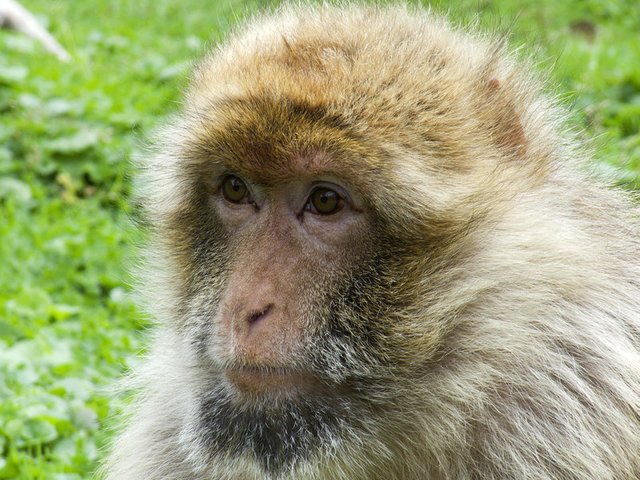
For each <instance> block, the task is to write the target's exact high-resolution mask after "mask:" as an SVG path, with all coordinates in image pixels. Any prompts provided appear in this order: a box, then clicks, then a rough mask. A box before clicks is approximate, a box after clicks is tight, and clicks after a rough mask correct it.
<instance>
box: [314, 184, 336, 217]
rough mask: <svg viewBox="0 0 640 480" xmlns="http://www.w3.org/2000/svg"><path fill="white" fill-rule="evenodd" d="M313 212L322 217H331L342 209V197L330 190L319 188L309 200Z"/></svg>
mask: <svg viewBox="0 0 640 480" xmlns="http://www.w3.org/2000/svg"><path fill="white" fill-rule="evenodd" d="M309 201H310V204H311V207H312V210H313V211H315V212H317V213H320V214H322V215H331V214H332V213H336V212H337V211H339V210H340V209H341V208H342V203H343V202H342V197H340V195H338V193H337V192H335V191H333V190H330V189H328V188H317V189H315V190H314V191H313V192H312V193H311V197H310V199H309Z"/></svg>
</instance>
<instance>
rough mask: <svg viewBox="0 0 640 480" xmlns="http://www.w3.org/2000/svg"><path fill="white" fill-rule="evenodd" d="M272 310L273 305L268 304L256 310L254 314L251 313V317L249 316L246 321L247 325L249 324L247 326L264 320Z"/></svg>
mask: <svg viewBox="0 0 640 480" xmlns="http://www.w3.org/2000/svg"><path fill="white" fill-rule="evenodd" d="M272 308H273V304H269V305H267V306H266V307H264V308H263V309H261V310H256V311H255V312H253V313H251V315H249V318H248V319H247V323H248V324H249V326H253V325H256V324H257V323H259V322H260V321H261V320H263V319H265V318H266V317H267V315H269V312H271V309H272Z"/></svg>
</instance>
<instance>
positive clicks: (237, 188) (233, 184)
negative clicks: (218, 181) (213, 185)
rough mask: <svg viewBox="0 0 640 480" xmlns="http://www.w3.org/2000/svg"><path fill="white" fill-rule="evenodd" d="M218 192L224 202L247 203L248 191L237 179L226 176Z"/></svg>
mask: <svg viewBox="0 0 640 480" xmlns="http://www.w3.org/2000/svg"><path fill="white" fill-rule="evenodd" d="M220 191H221V192H222V196H223V197H224V199H225V200H227V201H228V202H231V203H249V189H248V188H247V185H246V184H245V183H244V182H243V181H242V180H240V179H239V178H238V177H235V176H233V175H228V176H227V177H225V179H224V180H223V181H222V185H221V186H220Z"/></svg>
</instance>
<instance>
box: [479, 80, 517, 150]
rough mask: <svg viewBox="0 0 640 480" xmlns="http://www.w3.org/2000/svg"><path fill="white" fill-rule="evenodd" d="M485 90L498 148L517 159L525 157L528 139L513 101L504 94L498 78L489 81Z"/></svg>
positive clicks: (490, 122) (490, 121) (490, 120)
mask: <svg viewBox="0 0 640 480" xmlns="http://www.w3.org/2000/svg"><path fill="white" fill-rule="evenodd" d="M483 90H484V92H483V93H484V95H486V96H487V97H488V99H487V100H488V103H487V104H488V105H491V108H490V110H491V112H490V117H489V118H488V120H489V125H490V126H491V132H492V134H493V138H494V140H495V142H496V144H497V146H498V147H499V148H502V149H506V150H507V151H508V152H510V153H511V154H512V155H514V156H515V157H523V156H524V154H525V153H526V151H527V139H526V136H525V133H524V128H523V127H522V121H521V118H520V116H519V115H518V113H517V111H518V110H517V109H516V107H515V105H514V104H513V100H512V99H510V98H509V96H508V95H506V94H505V93H506V92H503V88H502V86H501V85H500V81H499V80H498V79H497V78H492V79H490V80H489V81H487V82H486V84H485V85H484V89H483Z"/></svg>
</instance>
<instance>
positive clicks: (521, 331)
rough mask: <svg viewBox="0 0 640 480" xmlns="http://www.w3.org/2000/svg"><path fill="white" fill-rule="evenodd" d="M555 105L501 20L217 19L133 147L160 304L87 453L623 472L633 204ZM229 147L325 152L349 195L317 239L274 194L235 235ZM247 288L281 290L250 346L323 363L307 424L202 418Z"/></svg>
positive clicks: (198, 464)
mask: <svg viewBox="0 0 640 480" xmlns="http://www.w3.org/2000/svg"><path fill="white" fill-rule="evenodd" d="M564 116H565V114H564V113H563V112H562V110H561V109H559V108H558V107H557V106H556V105H555V103H554V101H553V99H549V98H546V97H545V95H544V94H543V93H542V92H541V89H540V86H539V85H538V82H537V81H536V80H535V79H533V78H532V77H531V75H530V73H528V71H527V69H526V68H523V67H521V66H520V65H519V64H518V62H516V61H515V60H514V59H513V58H512V57H511V56H510V55H509V54H508V53H507V52H506V51H505V47H504V46H503V44H502V42H501V41H497V40H494V39H491V38H486V37H484V36H482V35H479V34H474V33H469V32H465V31H462V30H460V29H457V28H453V27H452V26H451V25H449V24H448V23H447V22H446V21H445V20H444V19H442V18H440V17H438V16H437V15H434V14H431V13H428V12H422V11H411V10H409V9H407V8H403V7H356V6H343V7H333V6H319V7H305V8H301V7H286V8H283V9H282V10H281V11H279V12H278V13H277V14H276V15H272V16H264V17H259V18H256V19H255V20H254V21H253V22H251V23H250V24H249V25H248V26H247V27H246V28H245V29H243V30H242V31H240V32H237V33H236V34H234V35H232V36H231V38H230V39H229V40H228V41H227V42H226V43H225V44H224V45H222V46H221V47H219V48H218V49H216V50H215V51H214V52H212V53H211V54H210V55H208V56H207V57H206V58H205V59H204V60H203V61H202V62H201V63H200V65H199V66H198V68H197V69H196V71H195V73H194V75H193V78H192V82H191V86H190V88H189V90H188V93H187V97H186V101H185V105H184V110H183V112H182V114H181V115H180V116H178V117H177V118H176V120H175V121H174V122H173V123H172V125H170V126H169V127H167V128H166V129H165V130H164V131H163V132H162V133H161V135H160V136H159V138H160V140H159V147H158V149H157V152H156V154H155V155H153V156H152V157H151V158H150V159H149V160H148V163H146V164H145V170H146V171H145V172H144V173H143V175H142V177H143V179H144V182H142V185H141V190H140V191H141V196H142V197H143V198H144V199H145V201H146V204H147V208H148V212H149V216H150V219H151V222H152V224H153V225H154V239H155V240H154V244H153V249H152V251H151V253H150V254H149V260H148V264H149V271H150V275H148V279H147V281H146V287H145V291H146V292H148V297H149V302H148V304H149V309H150V311H151V313H152V314H154V315H155V316H156V317H157V318H158V320H159V322H160V325H159V327H158V330H157V336H156V341H155V343H154V346H153V347H152V349H151V353H150V354H149V357H148V358H147V359H146V361H145V363H144V364H143V365H142V367H141V368H140V369H139V371H138V372H137V373H136V376H135V378H134V381H135V385H136V386H137V387H139V388H140V389H141V395H140V398H139V400H138V401H137V403H136V404H135V405H134V412H133V413H132V417H131V419H130V420H129V423H128V425H127V428H126V429H125V430H124V432H123V433H122V435H121V436H120V437H119V438H118V439H117V441H116V443H115V445H114V450H113V453H112V455H111V457H110V459H109V462H108V464H107V466H106V468H105V472H106V473H105V477H106V478H107V479H109V480H124V479H132V480H133V479H145V480H155V479H163V480H169V479H176V480H177V479H202V480H219V479H261V478H273V479H276V478H278V479H318V480H320V479H332V480H334V479H335V480H338V479H380V480H383V479H384V480H393V479H433V480H440V479H450V480H464V479H483V480H486V479H523V480H551V479H556V480H557V479H562V480H569V479H575V480H589V479H591V480H604V479H611V480H614V479H615V480H631V479H637V478H640V240H639V233H640V232H639V228H638V212H637V210H636V209H634V207H632V206H631V204H630V203H629V201H628V199H627V197H626V196H625V195H624V194H623V193H621V192H619V191H616V190H612V189H607V188H605V187H604V186H602V185H601V184H600V183H599V182H598V181H596V180H594V179H592V178H589V177H588V176H587V175H586V174H585V173H584V172H583V170H581V169H580V164H581V163H582V162H583V161H584V158H583V157H584V156H585V155H584V154H583V151H582V150H581V149H579V148H578V147H576V145H577V142H576V140H575V139H574V138H573V136H572V135H571V134H569V133H567V130H566V128H565V127H564V126H563V118H564ZM224 171H231V172H233V173H234V174H236V175H241V176H242V177H243V178H250V179H252V181H254V182H255V183H256V184H260V185H264V186H265V187H264V188H265V191H266V192H270V193H269V195H272V194H273V195H276V193H274V192H278V191H279V190H278V189H280V188H281V186H282V185H288V184H289V183H290V182H295V181H298V179H300V178H313V177H315V176H318V175H330V176H331V177H335V178H339V179H342V180H343V181H344V182H345V183H346V184H347V185H348V186H349V188H352V189H353V191H354V192H357V195H358V198H359V199H360V201H361V204H360V207H361V208H360V207H359V208H356V209H354V213H353V216H354V217H353V218H354V219H355V220H353V222H351V223H350V224H349V229H350V230H347V232H348V235H346V236H344V238H343V237H341V238H343V240H342V241H341V242H340V244H339V245H337V246H335V248H334V247H331V248H328V249H326V251H327V253H326V255H325V254H324V253H323V254H322V255H318V254H317V253H311V247H308V246H306V245H305V244H304V243H301V242H300V241H299V239H298V237H296V236H295V235H294V234H293V233H292V231H291V230H290V228H289V227H288V223H287V222H286V220H283V219H282V218H280V217H273V218H271V217H270V218H269V219H268V220H264V222H263V221H262V220H260V222H263V223H264V225H263V223H260V224H256V225H255V226H253V225H252V226H251V227H250V228H251V230H246V231H248V232H251V233H247V234H246V235H243V236H242V237H239V236H238V235H237V232H238V231H240V230H238V229H239V228H240V227H233V228H231V227H229V223H228V222H227V223H225V222H223V221H222V220H221V219H220V218H219V217H218V216H216V215H215V214H213V213H212V207H211V195H215V187H211V185H210V181H211V179H212V178H215V177H216V176H219V175H220V172H224ZM212 192H214V193H212ZM243 215H244V214H243ZM247 215H249V214H247ZM251 215H253V214H251ZM242 218H244V217H242ZM247 218H248V217H247ZM251 218H254V217H251ZM256 218H258V217H256ZM260 218H262V217H260ZM238 222H240V220H238ZM237 224H238V225H240V223H237ZM234 225H235V224H234ZM242 225H245V224H242ZM242 228H245V227H242ZM332 228H333V227H332ZM243 231H245V230H243ZM321 233H322V232H321ZM323 234H324V233H323ZM229 292H231V293H229ZM229 295H232V296H233V295H235V297H233V298H236V299H237V298H240V299H241V300H242V301H241V302H240V301H238V302H239V303H238V302H236V303H235V304H233V305H235V307H233V308H232V307H228V309H227V310H225V308H227V307H225V305H228V304H227V303H225V302H227V300H225V299H228V298H229ZM255 298H277V299H280V300H278V301H282V302H283V303H282V304H283V305H286V308H285V309H284V310H283V312H284V313H281V314H279V316H276V317H274V320H273V321H272V322H271V323H270V324H268V326H266V327H265V328H264V330H261V331H260V332H261V333H260V334H261V335H262V337H261V339H262V341H261V342H255V343H247V344H246V345H245V350H242V348H240V349H239V350H238V351H240V352H242V355H243V356H242V358H243V359H244V360H243V361H246V362H249V363H250V362H254V361H256V362H257V361H265V359H269V360H270V361H272V360H273V361H283V360H287V361H288V362H290V364H292V365H294V366H296V367H299V368H302V367H303V366H304V368H305V369H310V370H311V371H313V372H315V373H318V374H322V375H324V377H323V378H325V379H327V383H326V385H328V386H331V388H330V389H328V390H327V391H324V390H322V388H320V389H318V390H315V392H316V393H317V395H316V396H317V397H318V398H317V399H316V398H311V399H308V401H309V402H310V405H312V406H313V405H316V404H315V403H314V402H316V401H317V402H319V403H318V404H317V405H318V410H317V411H314V412H315V413H317V415H318V416H320V417H322V422H326V425H325V424H324V423H322V422H320V423H319V425H320V426H323V428H324V426H326V432H325V430H323V432H325V433H323V434H321V435H320V434H319V435H318V436H314V435H310V436H308V437H303V436H302V434H301V436H300V438H297V437H296V435H295V434H294V433H291V431H288V433H289V434H290V435H289V436H287V437H286V439H285V438H284V437H280V436H278V435H279V434H280V433H282V432H283V431H285V430H286V429H285V430H281V429H280V427H281V426H282V425H280V424H279V423H278V419H277V418H276V419H275V420H273V419H272V417H268V416H267V417H264V418H265V420H264V421H265V424H264V425H265V427H264V428H265V429H266V428H273V429H274V432H275V433H274V434H273V435H272V436H269V435H267V434H264V432H262V431H261V430H260V429H256V431H255V436H254V437H252V436H251V435H247V436H245V437H242V436H240V437H238V436H237V435H236V436H234V434H233V433H229V432H232V430H231V429H230V430H229V432H227V433H228V435H227V436H226V437H224V436H222V435H221V434H220V433H219V431H217V430H215V428H213V427H211V425H217V423H215V422H213V420H211V421H210V422H208V420H207V418H209V415H210V414H211V419H215V420H216V422H218V421H220V419H219V418H218V417H216V413H215V412H214V410H215V409H216V408H217V404H216V398H218V397H216V395H219V396H224V395H227V394H228V392H226V390H224V385H225V384H224V382H223V380H222V378H223V377H222V373H221V369H223V368H224V366H225V365H227V363H225V362H230V361H231V360H229V358H227V357H225V356H224V355H225V354H223V353H220V352H226V350H225V349H226V348H227V345H228V344H229V342H232V341H233V340H232V339H233V338H235V337H233V334H232V333H229V332H230V331H232V330H233V329H234V328H236V330H237V329H238V328H241V327H242V328H244V326H243V324H242V323H241V322H240V323H237V319H236V317H237V315H239V314H238V313H237V312H238V311H242V309H243V308H244V309H245V310H246V309H250V307H247V305H249V304H250V303H251V302H252V301H253V300H255ZM260 301H261V300H260ZM243 302H244V303H243ZM287 302H289V303H287ZM229 305H230V304H229ZM256 305H258V306H259V305H261V304H260V303H259V302H258V303H257V304H256ZM278 305H280V304H278ZM258 306H256V307H255V308H254V307H251V308H254V310H251V311H255V309H256V308H258ZM234 308H235V310H234ZM238 309H239V310H238ZM234 315H235V316H236V317H234ZM220 319H223V320H224V319H227V320H228V321H230V322H231V324H230V325H231V326H229V325H227V324H225V321H223V320H220ZM229 319H230V320H229ZM234 322H236V323H234ZM238 325H240V327H238ZM235 334H239V333H238V331H235ZM243 335H244V333H243ZM212 352H214V354H212ZM215 352H218V354H215ZM238 355H240V354H238ZM274 359H275V360H274ZM328 379H330V380H328ZM221 385H223V386H222V387H221ZM327 388H328V387H327ZM212 392H213V393H212ZM221 392H222V393H221ZM225 392H226V393H225ZM258 396H259V395H258ZM325 397H326V398H328V399H329V400H327V402H328V405H325V404H324V403H322V402H324V400H323V399H324V398H325ZM210 399H213V400H211V401H210V402H209V400H210ZM234 401H235V400H234ZM256 401H257V402H258V403H257V405H258V407H257V408H258V410H259V411H260V412H262V411H263V409H266V410H265V411H268V412H270V413H271V414H272V416H273V415H276V416H277V415H278V414H280V413H282V412H283V411H284V410H277V409H278V408H279V406H278V405H279V403H277V402H276V406H269V405H266V403H264V402H261V401H260V399H258V400H256ZM306 401H307V399H305V402H306ZM207 402H209V403H207ZM301 403H303V402H301ZM305 405H306V403H305V404H304V405H303V406H302V407H301V408H302V410H301V412H302V413H301V415H302V416H304V415H311V416H313V414H314V413H313V412H312V411H313V408H311V410H309V409H306V408H307V407H306V406H305ZM324 407H326V408H324ZM269 408H274V409H275V410H273V411H271V410H269ZM212 412H213V413H212ZM230 412H232V413H233V412H235V410H230ZM256 415H258V414H256ZM283 415H284V414H283ZM291 418H293V417H291ZM203 419H204V420H203ZM291 421H292V422H293V423H294V424H296V421H297V420H296V419H294V420H291ZM305 421H306V420H305ZM207 422H208V423H207ZM303 424H304V425H307V424H306V423H304V422H303ZM311 424H313V422H311ZM238 425H240V426H238V427H237V428H244V426H245V424H242V423H239V424H238ZM313 425H315V424H313ZM316 426H317V425H316ZM267 433H268V432H267ZM265 435H266V436H265ZM263 437H264V438H263ZM224 438H230V439H231V440H230V443H229V444H220V442H222V440H221V439H224ZM238 438H243V439H244V440H246V441H247V442H248V445H250V446H249V447H247V446H246V445H244V444H243V445H244V446H240V444H238V445H236V443H233V442H235V441H236V440H237V439H238ZM212 439H216V441H217V442H218V443H215V442H214V443H213V444H212ZM265 439H266V440H269V441H273V442H274V443H275V444H277V442H284V443H286V441H290V442H292V445H293V446H290V448H289V447H286V446H285V445H284V443H282V444H281V445H277V446H276V447H273V446H272V445H265V444H263V443H261V442H262V441H265ZM318 439H319V440H318ZM285 440H286V441H285ZM303 440H304V441H307V440H308V441H309V448H308V450H306V453H305V450H304V449H303V448H302V447H300V448H298V447H299V444H296V442H302V441H303ZM316 440H317V442H316ZM222 443H224V442H222ZM267 443H268V442H267Z"/></svg>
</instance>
